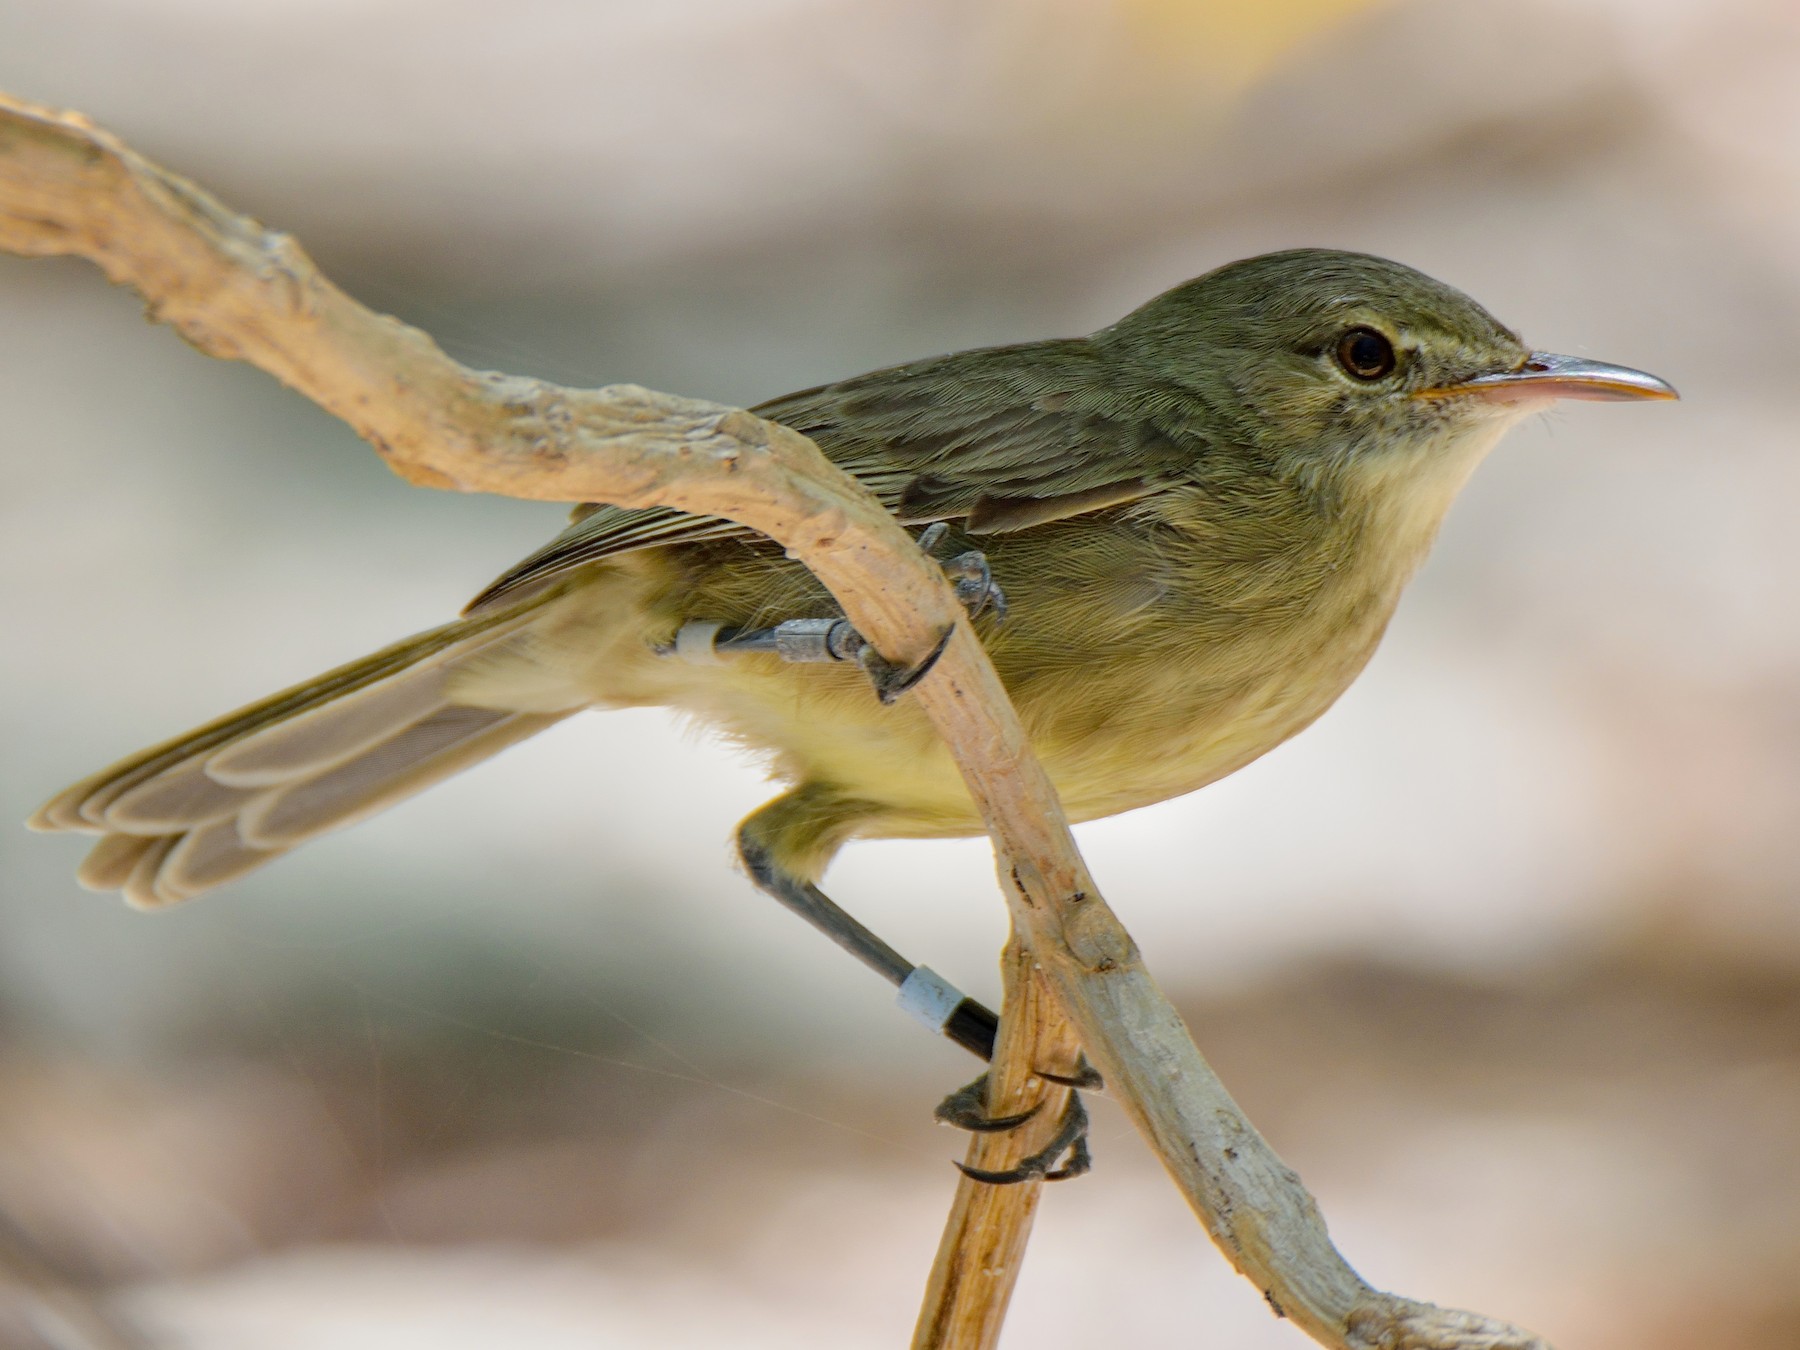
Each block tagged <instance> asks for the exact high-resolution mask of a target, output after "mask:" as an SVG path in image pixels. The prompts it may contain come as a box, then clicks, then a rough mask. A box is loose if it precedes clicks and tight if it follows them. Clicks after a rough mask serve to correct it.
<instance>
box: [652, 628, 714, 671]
mask: <svg viewBox="0 0 1800 1350" xmlns="http://www.w3.org/2000/svg"><path fill="white" fill-rule="evenodd" d="M724 626H725V625H724V624H722V623H712V622H710V621H705V622H701V621H696V622H694V623H684V624H682V625H681V627H680V628H678V629H676V630H675V655H677V656H678V657H680V658H681V659H682V660H683V661H686V662H689V663H690V664H692V665H696V666H722V665H724V664H725V659H724V658H723V657H722V656H720V655H719V653H718V651H717V650H716V649H715V648H714V647H713V639H714V638H716V637H718V636H719V630H720V629H721V628H723V627H724ZM665 650H667V649H666V648H665Z"/></svg>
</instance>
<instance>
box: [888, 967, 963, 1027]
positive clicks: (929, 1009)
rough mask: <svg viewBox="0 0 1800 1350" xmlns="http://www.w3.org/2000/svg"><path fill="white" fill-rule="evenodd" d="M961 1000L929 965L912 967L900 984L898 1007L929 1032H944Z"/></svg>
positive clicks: (951, 987) (959, 991)
mask: <svg viewBox="0 0 1800 1350" xmlns="http://www.w3.org/2000/svg"><path fill="white" fill-rule="evenodd" d="M962 1001H963V993H962V991H961V990H960V989H958V988H957V987H956V986H955V985H953V984H951V983H950V982H949V981H947V980H946V979H945V978H944V977H943V976H942V975H940V974H938V973H937V972H936V971H935V970H933V969H932V968H931V967H930V966H914V967H913V969H912V974H910V975H908V976H907V977H906V979H905V980H904V981H902V982H901V985H900V998H899V1003H900V1006H901V1007H902V1008H904V1009H906V1011H907V1012H909V1013H911V1014H912V1016H913V1017H914V1019H916V1020H917V1021H919V1022H922V1023H923V1024H924V1025H925V1026H927V1027H930V1028H931V1029H932V1030H933V1031H942V1030H943V1029H944V1024H945V1023H946V1022H948V1021H949V1020H950V1014H951V1013H953V1012H955V1011H956V1008H957V1005H958V1004H959V1003H961V1002H962Z"/></svg>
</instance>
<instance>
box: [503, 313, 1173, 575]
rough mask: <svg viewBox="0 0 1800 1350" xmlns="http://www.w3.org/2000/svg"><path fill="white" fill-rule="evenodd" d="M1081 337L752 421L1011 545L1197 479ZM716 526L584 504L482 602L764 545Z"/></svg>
mask: <svg viewBox="0 0 1800 1350" xmlns="http://www.w3.org/2000/svg"><path fill="white" fill-rule="evenodd" d="M1109 366H1110V363H1108V362H1106V361H1104V360H1103V358H1102V357H1101V355H1100V354H1099V353H1098V352H1096V351H1095V350H1094V349H1093V348H1092V347H1091V346H1090V344H1088V343H1087V342H1085V341H1081V340H1072V341H1058V342H1041V343H1031V344H1026V345H1023V346H1018V347H1001V348H988V349H985V350H981V351H972V352H960V353H956V354H954V355H951V356H942V357H936V358H933V359H931V360H927V361H918V362H914V363H912V364H911V365H906V366H896V367H893V368H891V369H888V370H878V371H874V372H872V373H870V374H868V375H859V376H857V377H855V378H854V379H849V380H843V381H840V382H838V383H836V384H829V385H821V386H820V387H819V388H817V389H808V390H804V391H802V392H800V393H797V394H789V395H787V396H786V397H785V398H778V399H774V400H772V401H771V402H768V403H764V404H762V405H760V406H758V407H756V408H754V409H752V410H751V411H753V412H755V413H756V414H758V415H759V416H761V417H766V418H769V419H770V420H772V421H776V422H781V423H783V424H785V425H787V426H789V427H792V428H793V429H794V430H795V431H798V432H802V433H803V434H805V435H807V436H810V437H812V439H813V440H814V441H815V442H817V444H818V445H819V448H820V449H822V450H823V451H824V452H825V454H826V456H827V457H828V458H829V459H831V460H832V462H833V463H835V464H837V465H838V467H839V468H842V469H844V470H845V471H847V472H848V473H850V474H851V475H852V476H853V477H855V478H856V479H858V480H859V481H860V482H861V483H862V484H863V485H864V486H865V487H867V488H868V489H869V490H870V491H871V492H873V493H874V494H875V496H876V497H877V498H878V499H879V500H880V501H881V504H882V505H883V506H885V507H886V508H887V509H888V510H889V511H892V512H893V513H894V514H895V515H896V516H897V517H899V519H900V520H901V521H902V522H904V523H906V524H924V523H927V522H930V521H936V520H962V521H963V522H964V526H965V528H966V529H967V530H968V531H969V532H970V533H971V534H1000V533H1006V532H1010V531H1013V530H1023V529H1029V528H1031V527H1032V526H1034V525H1041V524H1044V523H1046V522H1048V521H1052V520H1060V519H1063V518H1064V517H1067V516H1074V515H1080V514H1082V513H1083V512H1087V511H1097V510H1099V509H1101V508H1102V507H1106V506H1114V505H1117V504H1119V503H1121V502H1128V501H1133V500H1135V499H1137V498H1140V497H1144V496H1147V495H1149V494H1150V493H1153V492H1156V491H1158V490H1160V489H1162V488H1165V487H1169V486H1171V485H1173V484H1176V483H1179V482H1182V481H1185V480H1187V479H1188V478H1189V477H1190V476H1191V474H1192V472H1193V469H1194V467H1195V464H1196V461H1197V457H1198V453H1199V450H1200V448H1201V447H1200V446H1198V445H1197V444H1196V443H1195V441H1194V440H1193V439H1192V438H1190V437H1187V436H1183V437H1182V439H1181V441H1179V442H1178V441H1177V440H1175V439H1174V438H1172V437H1171V436H1169V435H1168V434H1167V433H1165V432H1164V431H1163V430H1162V429H1161V427H1160V426H1159V425H1158V423H1157V420H1156V418H1155V412H1156V407H1155V404H1156V401H1157V400H1156V399H1155V397H1154V393H1153V392H1151V391H1145V390H1142V389H1141V388H1140V389H1138V390H1136V391H1135V393H1136V395H1137V396H1135V397H1129V398H1128V397H1126V396H1125V391H1124V390H1122V389H1121V388H1120V383H1121V381H1120V378H1119V377H1118V372H1116V371H1115V370H1112V369H1109ZM752 537H755V531H752V530H748V529H746V528H745V527H744V526H742V525H739V524H736V523H735V522H733V521H729V520H721V519H719V518H718V517H716V516H695V515H686V514H683V513H681V512H678V511H670V510H666V509H663V508H649V509H633V510H627V509H622V508H619V507H613V506H591V505H590V506H582V507H578V508H577V509H576V512H575V518H574V522H573V523H572V524H571V525H570V526H569V528H568V529H566V530H564V531H563V532H562V533H561V534H560V535H558V536H557V537H556V538H555V539H552V540H551V541H550V542H549V543H548V544H546V545H545V546H544V547H543V548H541V549H539V550H538V551H537V552H536V553H534V554H532V555H531V556H530V557H528V558H526V559H525V560H524V561H522V562H520V563H519V564H518V565H517V566H516V567H514V568H513V569H512V570H511V571H509V572H507V573H506V574H505V575H504V576H502V577H500V578H499V579H498V580H497V581H495V582H494V583H493V584H492V585H491V586H489V587H488V588H487V590H485V591H483V592H482V593H481V594H480V595H479V596H477V597H476V598H475V600H474V601H473V602H471V604H470V608H471V609H474V608H477V607H481V606H485V605H488V604H491V603H493V602H494V601H496V600H499V599H501V598H502V597H507V596H512V595H515V594H517V593H518V592H520V591H521V590H522V589H524V588H527V587H531V588H535V587H536V586H537V585H539V584H541V583H543V582H545V581H548V580H550V579H552V578H554V577H557V576H560V575H562V574H563V573H566V572H568V571H570V570H571V569H573V568H577V567H581V566H583V565H584V564H587V563H591V562H594V561H596V560H597V559H600V558H605V557H610V556H612V555H613V554H617V553H624V552H628V551H630V550H632V549H640V548H650V547H654V546H657V545H662V544H677V543H687V542H697V541H700V540H708V539H726V538H752Z"/></svg>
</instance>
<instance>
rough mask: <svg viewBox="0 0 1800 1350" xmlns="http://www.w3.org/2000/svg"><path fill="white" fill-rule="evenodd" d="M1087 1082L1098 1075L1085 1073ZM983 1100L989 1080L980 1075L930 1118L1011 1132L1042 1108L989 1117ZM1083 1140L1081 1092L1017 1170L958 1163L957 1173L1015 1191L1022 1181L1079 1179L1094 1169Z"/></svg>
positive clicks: (969, 1127) (975, 1128)
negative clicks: (1048, 1137)
mask: <svg viewBox="0 0 1800 1350" xmlns="http://www.w3.org/2000/svg"><path fill="white" fill-rule="evenodd" d="M1038 1076H1039V1077H1041V1078H1046V1079H1050V1080H1051V1081H1054V1082H1059V1083H1067V1082H1068V1081H1069V1080H1068V1079H1064V1078H1061V1077H1055V1078H1052V1076H1051V1075H1049V1074H1040V1075H1038ZM1090 1077H1091V1078H1094V1079H1096V1080H1097V1079H1098V1077H1099V1076H1098V1075H1097V1074H1094V1073H1093V1071H1092V1070H1091V1069H1087V1070H1084V1073H1083V1075H1082V1081H1083V1082H1084V1083H1085V1082H1086V1080H1087V1079H1088V1078H1090ZM986 1100H987V1075H986V1074H982V1075H981V1077H979V1078H977V1079H976V1080H975V1081H974V1082H973V1083H970V1084H969V1085H968V1086H966V1087H962V1088H958V1089H957V1090H956V1091H955V1092H952V1093H951V1094H950V1095H949V1096H948V1097H946V1098H944V1100H943V1101H942V1102H940V1103H939V1104H938V1108H937V1110H936V1112H934V1114H935V1116H936V1117H937V1119H938V1120H940V1121H942V1122H943V1123H944V1124H946V1125H954V1126H956V1127H957V1128H958V1129H963V1130H971V1131H975V1132H977V1133H984V1134H985V1133H993V1132H997V1131H1003V1130H1015V1129H1017V1128H1018V1127H1019V1126H1021V1125H1023V1124H1024V1123H1025V1122H1026V1121H1028V1120H1031V1119H1032V1118H1033V1117H1035V1116H1036V1115H1037V1114H1038V1112H1039V1111H1040V1110H1041V1109H1042V1105H1041V1103H1040V1105H1038V1106H1034V1107H1032V1108H1031V1110H1029V1111H1024V1112H1021V1113H1020V1114H1018V1115H1013V1116H990V1115H988V1114H987V1113H986V1109H985V1103H986ZM1087 1135H1088V1114H1087V1107H1086V1105H1085V1104H1084V1103H1083V1102H1082V1100H1081V1096H1080V1094H1079V1093H1074V1092H1071V1093H1070V1094H1069V1104H1068V1106H1067V1107H1066V1108H1065V1109H1064V1111H1063V1116H1062V1120H1061V1122H1060V1123H1059V1124H1058V1126H1057V1129H1056V1136H1055V1138H1053V1139H1051V1141H1050V1142H1049V1143H1048V1144H1046V1145H1045V1146H1044V1147H1043V1148H1041V1149H1039V1150H1038V1151H1037V1152H1036V1153H1033V1154H1031V1155H1030V1156H1029V1157H1026V1158H1021V1159H1020V1160H1019V1162H1018V1164H1017V1165H1016V1166H1014V1167H1009V1168H1007V1169H1006V1170H1004V1171H988V1170H987V1169H985V1168H981V1167H969V1166H967V1165H966V1164H963V1163H957V1164H956V1166H957V1170H958V1171H960V1172H961V1173H962V1174H963V1175H964V1176H966V1177H968V1178H969V1179H970V1180H971V1181H980V1182H985V1183H986V1184H987V1185H990V1186H1013V1185H1017V1184H1018V1183H1019V1182H1021V1181H1068V1180H1070V1179H1071V1178H1073V1177H1078V1176H1081V1175H1083V1174H1084V1173H1086V1172H1087V1171H1088V1170H1089V1169H1090V1168H1091V1167H1092V1166H1093V1165H1094V1159H1093V1155H1092V1154H1091V1153H1090V1152H1089V1151H1088V1143H1087ZM1059 1162H1060V1163H1061V1164H1062V1165H1061V1166H1060V1167H1059V1166H1057V1164H1058V1163H1059Z"/></svg>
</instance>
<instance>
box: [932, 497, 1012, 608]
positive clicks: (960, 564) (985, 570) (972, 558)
mask: <svg viewBox="0 0 1800 1350" xmlns="http://www.w3.org/2000/svg"><path fill="white" fill-rule="evenodd" d="M949 532H950V526H949V525H948V524H947V523H946V522H944V521H941V520H940V521H936V522H934V523H933V524H930V525H927V526H926V527H925V529H924V530H923V531H922V532H921V533H920V535H919V547H920V548H921V549H923V550H924V551H925V553H926V555H927V556H930V557H936V555H937V548H938V545H939V544H941V543H943V542H944V536H945V535H947V534H949ZM939 565H940V566H941V567H942V568H943V569H944V575H945V576H947V577H949V579H950V583H951V585H952V587H953V588H954V589H955V591H956V598H957V600H958V601H960V602H961V604H962V607H963V608H964V609H965V610H967V611H968V612H969V617H970V618H971V619H975V618H979V617H981V615H983V614H985V613H988V612H989V611H992V613H993V615H994V622H995V623H1005V622H1006V592H1005V591H1003V590H1001V589H1000V584H999V583H998V582H997V581H995V580H994V569H993V568H992V567H990V566H989V565H988V560H987V554H985V553H983V552H981V550H979V549H970V550H969V551H968V552H967V553H959V554H957V555H956V556H955V557H954V558H949V559H945V560H942V561H940V563H939Z"/></svg>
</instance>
